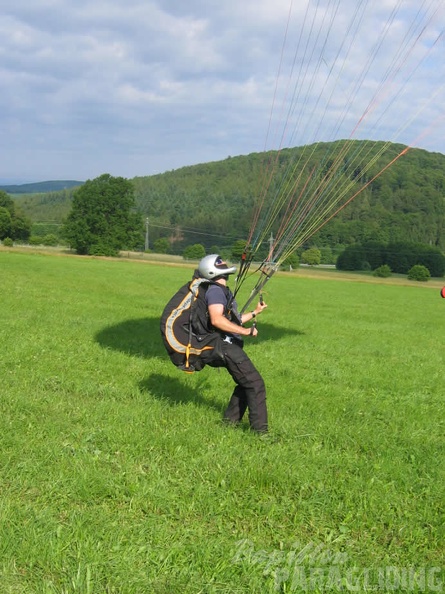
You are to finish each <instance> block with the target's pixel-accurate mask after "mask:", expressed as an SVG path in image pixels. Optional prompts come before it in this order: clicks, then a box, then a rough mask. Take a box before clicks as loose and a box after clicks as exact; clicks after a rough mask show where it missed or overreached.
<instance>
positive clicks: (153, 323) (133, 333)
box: [95, 318, 303, 361]
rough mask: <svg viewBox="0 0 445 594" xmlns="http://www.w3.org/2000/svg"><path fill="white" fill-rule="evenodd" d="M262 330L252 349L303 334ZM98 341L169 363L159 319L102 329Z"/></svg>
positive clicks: (272, 328)
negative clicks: (162, 359) (267, 341)
mask: <svg viewBox="0 0 445 594" xmlns="http://www.w3.org/2000/svg"><path fill="white" fill-rule="evenodd" d="M258 331H259V336H258V341H252V342H249V346H251V345H253V346H256V345H261V343H262V342H263V341H264V340H279V339H280V338H283V337H284V336H288V335H294V336H298V335H301V334H303V333H302V332H300V331H299V330H294V329H292V328H283V327H279V326H274V325H272V324H267V323H262V322H260V324H259V325H258ZM95 340H96V341H97V342H98V343H99V344H100V345H101V346H102V347H103V348H108V349H113V350H116V351H120V352H122V353H126V354H128V355H131V356H136V357H142V358H145V359H151V358H153V357H162V358H165V360H166V361H168V356H167V353H166V351H165V349H164V345H163V343H162V339H161V333H160V330H159V318H140V319H137V320H125V321H124V322H120V323H119V324H115V325H114V326H108V327H107V328H104V329H103V330H100V332H98V333H97V334H96V336H95Z"/></svg>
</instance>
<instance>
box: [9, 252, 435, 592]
mask: <svg viewBox="0 0 445 594" xmlns="http://www.w3.org/2000/svg"><path fill="white" fill-rule="evenodd" d="M190 274H191V270H190V269H188V268H187V267H180V266H169V265H168V264H167V263H164V264H156V263H150V262H149V263H147V262H135V261H132V260H131V259H122V260H103V259H89V258H76V257H71V256H67V257H61V256H54V255H45V254H33V253H17V252H15V251H14V250H10V251H8V250H3V251H0V279H1V308H0V315H1V324H0V349H1V350H0V365H1V385H0V494H1V497H0V592H1V594H13V593H14V594H31V593H32V594H74V593H76V594H77V593H81V594H111V593H113V594H152V593H153V594H176V593H178V594H198V593H205V594H217V593H218V594H220V593H228V594H229V593H230V594H241V593H249V594H250V593H254V594H264V593H269V592H270V593H272V592H282V593H285V592H286V593H287V592H308V591H310V592H331V591H332V592H335V591H353V592H365V591H374V592H375V591H381V592H386V591H388V592H389V591H390V592H405V591H410V592H427V591H428V592H442V591H445V576H444V572H443V565H444V501H445V493H444V484H445V476H444V474H445V473H444V435H445V423H444V388H443V370H444V337H445V332H444V330H445V324H444V320H445V302H444V300H442V299H440V297H439V291H438V290H437V289H436V287H435V286H434V285H431V284H430V283H426V284H419V283H402V282H400V283H397V282H394V283H389V282H385V281H375V282H358V281H359V280H360V279H359V278H358V277H356V278H349V279H348V282H345V281H344V280H342V279H341V278H340V277H338V276H337V277H335V275H331V276H323V275H321V274H320V275H319V276H318V277H317V276H316V277H309V276H308V275H307V276H304V272H303V271H301V272H297V273H296V274H292V275H289V274H281V275H277V276H276V278H274V279H273V280H272V281H271V282H270V283H269V285H268V286H267V293H266V295H265V299H266V301H267V302H268V304H269V309H268V310H267V311H266V312H265V313H264V314H262V316H261V317H260V318H259V320H258V328H259V336H258V338H257V339H256V340H255V341H253V340H251V341H249V342H248V343H247V345H246V348H247V350H248V352H249V354H250V355H251V357H252V359H253V360H254V361H255V363H256V364H257V366H258V368H259V369H260V370H261V372H262V374H263V376H264V378H265V381H266V385H267V387H268V406H269V415H270V426H271V432H270V435H269V436H267V437H266V438H262V437H259V436H256V435H252V434H251V433H250V432H249V431H248V430H247V428H238V429H233V428H228V427H225V426H224V425H223V424H222V423H221V416H222V411H223V409H224V407H225V405H226V403H227V400H228V398H229V395H230V393H231V389H232V381H231V379H230V377H229V376H228V374H227V373H226V372H225V371H224V370H220V371H218V370H215V369H207V368H206V369H204V370H203V371H202V372H200V373H197V374H194V375H191V376H189V375H186V374H181V372H179V371H177V370H176V369H175V368H174V367H173V366H172V365H171V363H170V361H169V359H168V358H167V356H166V354H165V353H164V351H163V347H162V344H161V341H160V335H159V317H160V313H161V311H162V309H163V307H164V304H165V303H166V301H167V300H168V299H169V298H170V296H171V295H172V294H173V293H174V292H175V290H176V289H177V288H179V287H180V286H181V285H182V284H183V283H184V282H185V281H187V280H188V278H189V277H190ZM362 280H363V279H362ZM367 280H368V281H369V280H371V279H367ZM241 300H242V299H241Z"/></svg>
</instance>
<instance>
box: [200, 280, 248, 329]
mask: <svg viewBox="0 0 445 594" xmlns="http://www.w3.org/2000/svg"><path fill="white" fill-rule="evenodd" d="M231 298H232V293H231V291H230V289H228V288H227V287H223V286H222V285H218V284H214V285H209V288H208V289H207V292H206V303H207V307H208V306H209V305H222V306H223V307H224V313H225V314H226V313H227V309H228V305H229V300H230V299H231ZM228 318H229V319H230V321H232V322H234V323H235V324H239V325H240V326H241V316H240V314H239V312H238V308H237V305H236V301H235V300H232V303H231V307H230V315H229V316H228ZM226 334H228V336H235V337H236V338H238V339H241V336H240V335H239V334H235V333H232V332H230V333H226Z"/></svg>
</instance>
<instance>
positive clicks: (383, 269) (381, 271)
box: [372, 264, 391, 278]
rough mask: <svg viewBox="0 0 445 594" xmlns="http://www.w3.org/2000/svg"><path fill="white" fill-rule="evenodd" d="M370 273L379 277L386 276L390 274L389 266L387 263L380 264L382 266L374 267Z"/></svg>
mask: <svg viewBox="0 0 445 594" xmlns="http://www.w3.org/2000/svg"><path fill="white" fill-rule="evenodd" d="M372 274H373V276H378V277H380V278H388V277H389V276H391V268H390V267H389V266H388V264H382V266H379V267H378V268H376V269H375V270H374V272H373V273H372Z"/></svg>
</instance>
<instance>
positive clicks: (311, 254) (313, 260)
mask: <svg viewBox="0 0 445 594" xmlns="http://www.w3.org/2000/svg"><path fill="white" fill-rule="evenodd" d="M301 262H302V263H303V264H309V266H318V265H319V264H320V262H321V252H320V250H319V249H317V248H309V249H307V250H305V251H304V252H303V253H302V254H301Z"/></svg>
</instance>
